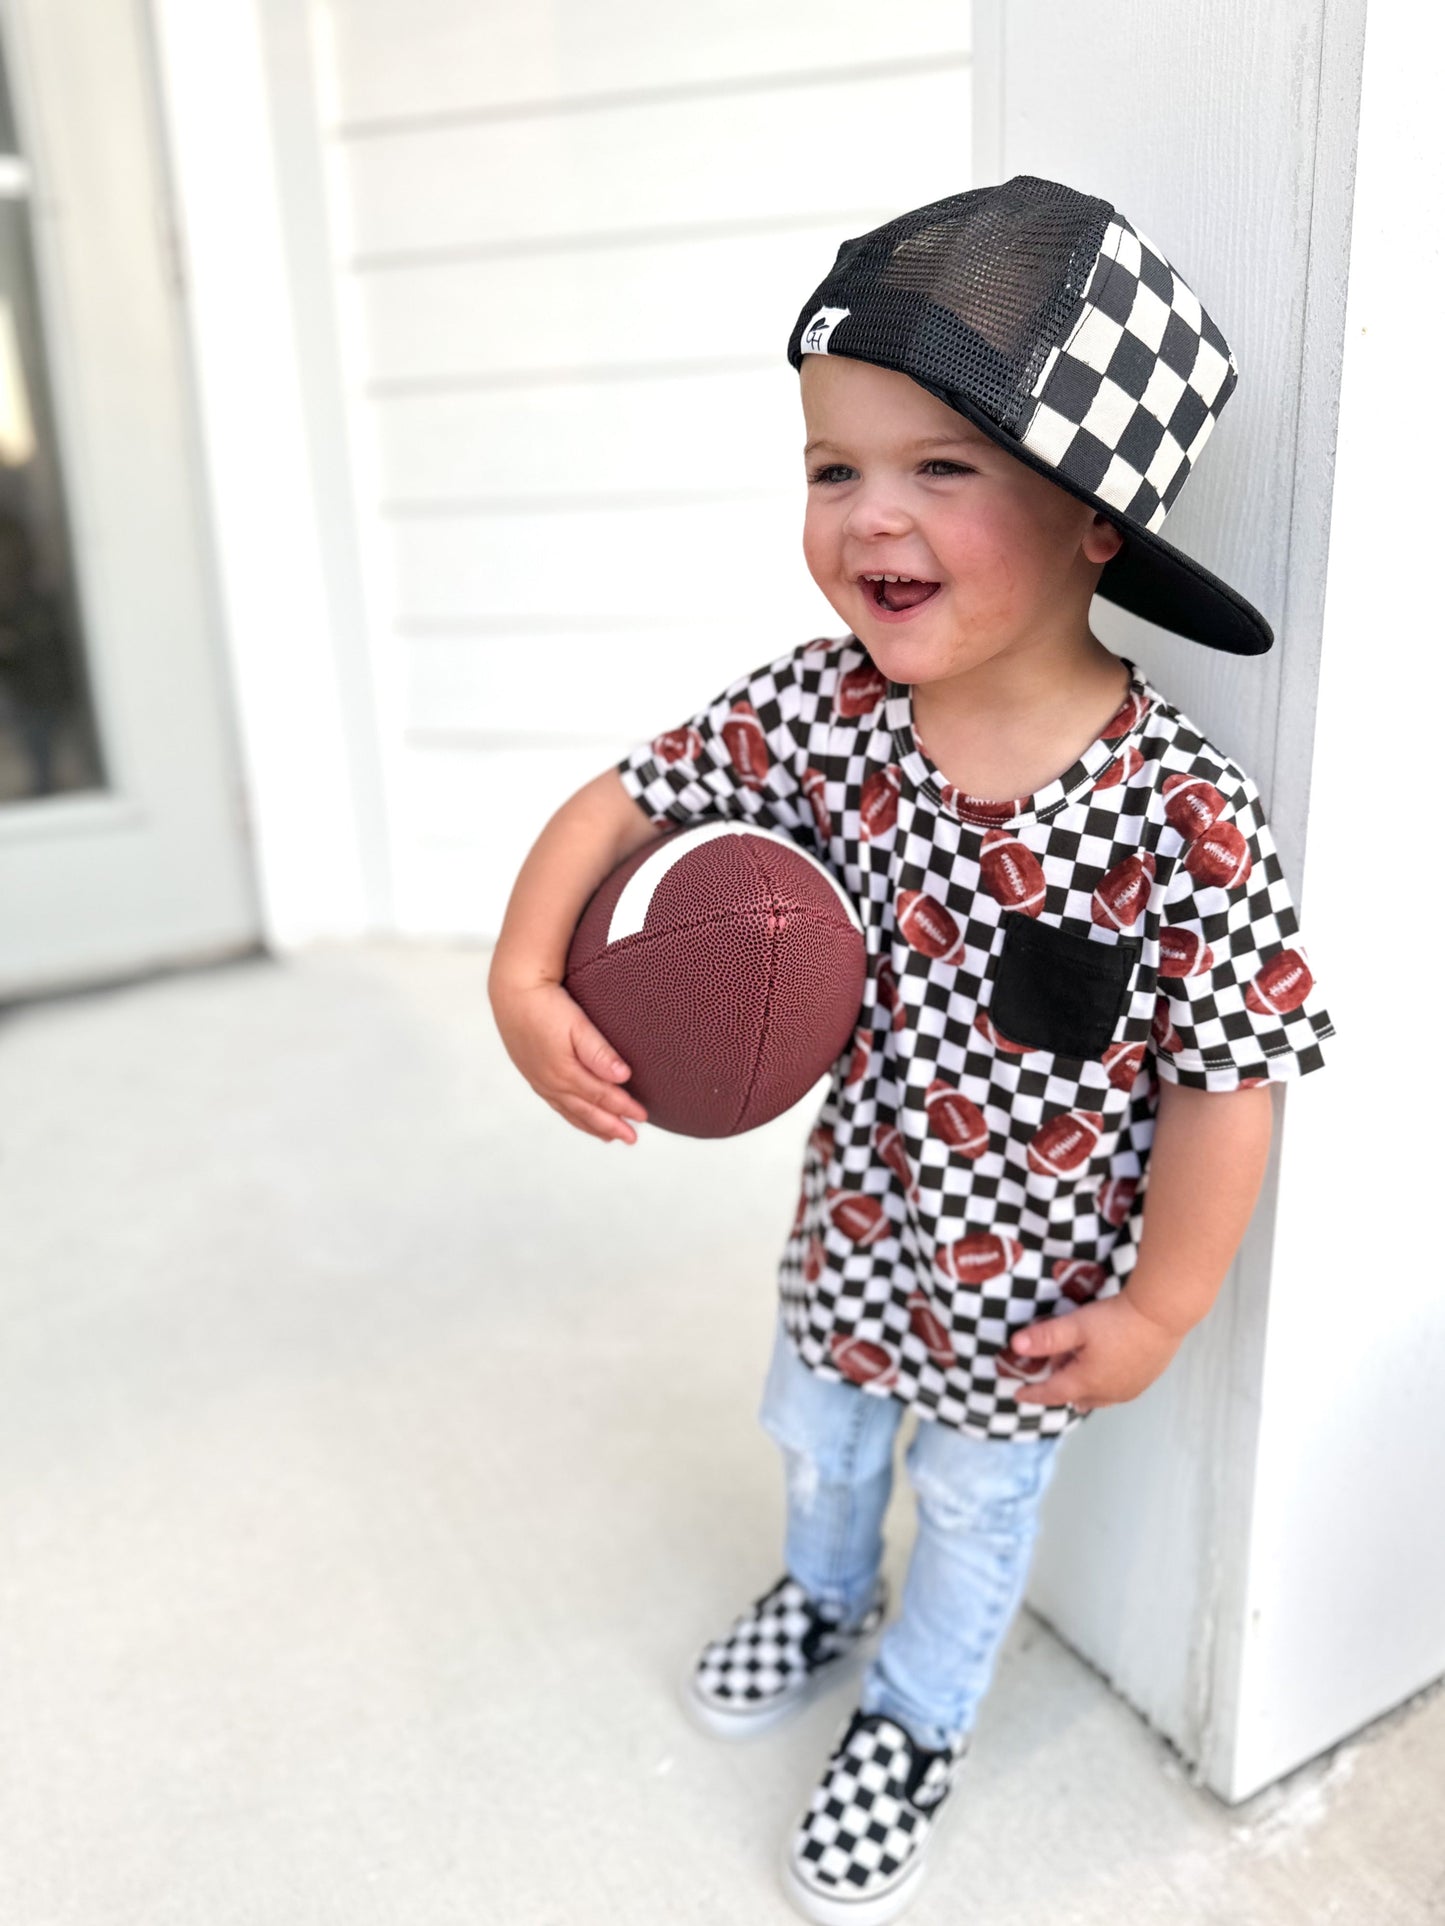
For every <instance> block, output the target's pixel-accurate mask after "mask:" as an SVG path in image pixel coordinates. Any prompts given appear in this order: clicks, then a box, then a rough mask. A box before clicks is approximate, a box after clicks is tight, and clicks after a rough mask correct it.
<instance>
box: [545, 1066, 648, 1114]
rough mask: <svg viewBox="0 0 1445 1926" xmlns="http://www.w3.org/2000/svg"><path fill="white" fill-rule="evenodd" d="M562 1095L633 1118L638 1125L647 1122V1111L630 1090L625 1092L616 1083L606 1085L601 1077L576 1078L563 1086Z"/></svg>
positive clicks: (584, 1076)
mask: <svg viewBox="0 0 1445 1926" xmlns="http://www.w3.org/2000/svg"><path fill="white" fill-rule="evenodd" d="M560 1094H561V1095H563V1096H567V1097H578V1098H580V1099H581V1101H582V1102H583V1103H590V1104H595V1105H596V1106H597V1108H598V1109H599V1110H607V1111H610V1112H611V1113H612V1115H613V1116H615V1117H631V1118H633V1119H634V1120H635V1121H636V1122H637V1123H646V1122H647V1112H646V1110H644V1109H643V1107H642V1105H641V1104H640V1103H639V1102H638V1101H637V1099H636V1097H634V1096H633V1094H632V1092H631V1091H630V1090H623V1089H621V1088H619V1086H618V1085H617V1084H615V1083H604V1082H603V1081H602V1079H601V1078H600V1077H589V1076H586V1075H585V1074H584V1075H583V1076H580V1077H578V1076H574V1077H572V1078H571V1079H569V1080H568V1081H567V1082H566V1083H564V1084H563V1086H562V1090H561V1093H560Z"/></svg>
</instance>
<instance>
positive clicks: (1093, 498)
mask: <svg viewBox="0 0 1445 1926" xmlns="http://www.w3.org/2000/svg"><path fill="white" fill-rule="evenodd" d="M829 352H830V353H837V352H839V351H838V350H831V349H830V351H829ZM895 372H896V373H898V374H906V375H907V376H908V379H909V380H910V381H914V382H917V383H918V386H919V387H920V388H923V389H926V390H927V392H928V393H929V394H931V395H935V396H936V397H937V398H938V400H940V401H941V402H942V403H943V404H944V406H945V407H948V408H952V409H953V411H954V413H955V414H959V415H962V416H963V417H964V418H965V420H967V421H971V422H972V423H973V425H974V427H975V428H977V429H979V430H981V431H982V433H984V434H985V435H987V436H988V438H989V440H990V441H992V442H996V443H997V444H998V446H999V447H1000V448H1002V449H1003V450H1004V452H1005V453H1006V454H1010V455H1012V456H1013V457H1014V459H1015V460H1016V461H1021V462H1023V464H1024V465H1025V467H1027V468H1032V469H1033V470H1034V472H1035V474H1039V475H1042V476H1043V477H1044V479H1045V481H1051V482H1052V483H1053V484H1054V486H1055V487H1056V488H1062V489H1063V490H1064V492H1065V493H1066V494H1069V495H1072V496H1074V497H1075V499H1076V500H1078V501H1081V502H1087V503H1088V505H1089V506H1090V507H1091V508H1096V509H1098V511H1099V513H1100V514H1101V515H1105V516H1107V517H1108V519H1109V521H1110V522H1112V524H1113V525H1114V527H1115V528H1117V529H1118V531H1119V533H1120V534H1121V535H1122V536H1123V538H1124V545H1123V547H1122V548H1121V549H1120V550H1119V553H1118V554H1117V555H1116V556H1115V557H1114V558H1113V560H1112V561H1109V562H1106V563H1105V564H1104V566H1103V568H1102V569H1101V570H1100V572H1099V582H1098V587H1097V588H1096V589H1095V591H1094V592H1095V594H1096V595H1102V596H1103V597H1104V599H1105V601H1107V602H1113V603H1115V604H1116V605H1117V606H1118V607H1119V608H1121V609H1128V611H1129V613H1130V614H1131V615H1139V616H1142V617H1143V618H1144V620H1145V621H1146V622H1154V623H1156V624H1157V625H1158V626H1159V627H1160V628H1161V629H1168V630H1169V632H1170V633H1171V634H1172V635H1182V636H1183V637H1185V639H1186V640H1187V641H1190V642H1199V643H1202V644H1203V645H1204V646H1205V647H1206V648H1210V649H1220V650H1223V651H1224V652H1225V653H1226V654H1229V655H1263V654H1264V653H1265V652H1266V650H1268V649H1269V648H1270V647H1271V646H1272V644H1273V642H1274V630H1273V629H1272V628H1271V627H1270V625H1269V623H1268V622H1266V621H1265V619H1264V617H1263V616H1262V615H1261V614H1260V612H1259V610H1258V609H1257V608H1255V607H1254V606H1253V604H1252V603H1249V602H1246V601H1245V599H1244V597H1243V596H1242V595H1239V594H1237V593H1236V591H1235V590H1234V589H1232V588H1231V587H1230V586H1229V584H1228V583H1227V582H1221V581H1220V579H1219V577H1218V576H1217V575H1211V574H1210V572H1209V570H1208V569H1207V568H1204V567H1202V566H1201V565H1200V564H1199V563H1198V562H1196V561H1194V560H1193V558H1192V557H1190V556H1188V555H1186V554H1184V552H1183V551H1182V550H1181V549H1177V548H1175V547H1174V546H1173V545H1172V544H1171V543H1169V542H1166V541H1163V540H1162V539H1161V538H1160V537H1159V536H1158V535H1155V534H1154V533H1153V532H1152V531H1151V530H1149V529H1147V528H1141V527H1140V526H1139V525H1138V523H1137V522H1131V521H1128V520H1126V519H1125V517H1123V516H1122V515H1121V514H1120V513H1119V511H1118V509H1117V508H1113V507H1111V506H1110V504H1109V503H1108V502H1106V501H1103V500H1101V499H1100V497H1099V496H1097V495H1095V494H1092V493H1091V492H1090V491H1089V490H1088V489H1086V488H1080V487H1079V486H1078V485H1077V484H1076V483H1073V482H1069V481H1066V480H1065V479H1064V478H1063V476H1062V475H1060V474H1059V473H1058V472H1057V470H1056V469H1054V468H1052V467H1050V465H1049V463H1048V462H1046V461H1044V460H1043V459H1042V457H1041V456H1039V455H1036V454H1034V452H1033V451H1032V449H1029V448H1025V447H1024V446H1023V445H1022V443H1020V442H1018V441H1016V440H1015V439H1014V437H1013V436H1012V435H1010V434H1006V433H1005V432H1004V430H1003V429H1001V428H1000V427H998V425H997V424H996V423H995V422H992V421H990V420H989V418H988V416H987V415H986V414H984V413H983V411H982V410H981V409H979V408H977V407H975V406H974V405H973V404H972V403H971V402H970V401H969V399H968V398H967V396H965V395H959V394H950V393H949V392H948V390H947V389H945V388H940V387H935V386H934V385H933V384H932V383H931V382H927V381H919V379H918V376H917V375H916V374H914V373H913V372H912V371H911V370H910V369H908V368H898V369H896V370H895Z"/></svg>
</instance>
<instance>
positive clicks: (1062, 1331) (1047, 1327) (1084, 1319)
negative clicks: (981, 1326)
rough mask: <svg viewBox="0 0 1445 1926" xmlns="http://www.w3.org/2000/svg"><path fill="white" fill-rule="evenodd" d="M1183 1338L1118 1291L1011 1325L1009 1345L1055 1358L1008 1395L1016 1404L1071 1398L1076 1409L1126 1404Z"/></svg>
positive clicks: (1029, 1353)
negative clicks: (1039, 1377) (1046, 1372)
mask: <svg viewBox="0 0 1445 1926" xmlns="http://www.w3.org/2000/svg"><path fill="white" fill-rule="evenodd" d="M1183 1340H1184V1331H1183V1330H1182V1329H1181V1330H1171V1329H1168V1328H1167V1327H1166V1326H1164V1325H1163V1324H1160V1323H1158V1322H1156V1320H1155V1319H1154V1318H1152V1317H1149V1316H1147V1315H1146V1314H1145V1313H1144V1312H1143V1311H1141V1310H1140V1309H1139V1307H1138V1306H1137V1305H1136V1304H1135V1303H1134V1302H1133V1301H1132V1300H1131V1298H1130V1297H1129V1294H1128V1292H1127V1290H1125V1291H1120V1292H1118V1293H1117V1294H1116V1295H1115V1296H1113V1297H1106V1298H1102V1299H1101V1300H1100V1301H1099V1302H1098V1303H1097V1304H1084V1305H1081V1306H1080V1308H1079V1309H1078V1310H1077V1311H1069V1312H1066V1313H1065V1314H1063V1315H1061V1316H1059V1317H1046V1318H1041V1319H1040V1320H1039V1321H1038V1322H1037V1323H1036V1324H1026V1325H1023V1326H1021V1327H1020V1329H1019V1330H1017V1331H1015V1332H1014V1333H1013V1346H1014V1349H1015V1350H1016V1351H1018V1352H1019V1353H1020V1354H1021V1355H1022V1356H1024V1357H1026V1358H1043V1357H1048V1358H1053V1359H1054V1360H1055V1363H1054V1368H1053V1372H1052V1373H1051V1375H1050V1376H1049V1377H1048V1378H1047V1379H1046V1380H1044V1381H1043V1382H1042V1383H1040V1384H1020V1385H1018V1386H1017V1387H1016V1389H1015V1391H1014V1397H1015V1399H1016V1400H1017V1401H1018V1403H1020V1404H1025V1403H1027V1404H1071V1405H1073V1407H1074V1409H1075V1410H1076V1411H1093V1410H1095V1409H1097V1407H1098V1406H1099V1405H1102V1404H1127V1403H1128V1402H1129V1400H1130V1399H1131V1398H1137V1397H1138V1395H1139V1393H1140V1392H1141V1391H1143V1390H1146V1389H1147V1388H1148V1386H1149V1385H1151V1384H1152V1383H1153V1382H1154V1380H1155V1378H1157V1377H1158V1376H1159V1374H1160V1373H1161V1372H1162V1371H1163V1370H1164V1368H1165V1366H1166V1365H1167V1364H1168V1363H1169V1361H1170V1360H1171V1358H1172V1357H1173V1356H1174V1353H1175V1352H1176V1351H1177V1350H1178V1349H1179V1346H1180V1344H1181V1343H1182V1342H1183Z"/></svg>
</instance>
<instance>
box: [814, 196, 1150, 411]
mask: <svg viewBox="0 0 1445 1926" xmlns="http://www.w3.org/2000/svg"><path fill="white" fill-rule="evenodd" d="M1112 213H1113V209H1112V207H1111V206H1110V204H1109V202H1108V201H1103V200H1099V199H1098V198H1097V197H1096V196H1094V195H1092V194H1081V193H1078V192H1077V191H1076V190H1075V189H1073V188H1071V187H1065V186H1063V185H1062V184H1061V183H1059V182H1058V181H1046V180H1040V179H1039V178H1037V176H1035V175H1032V174H1017V175H1015V176H1014V178H1013V179H1012V180H1010V181H1007V182H1004V183H1003V184H1002V185H999V186H993V187H988V188H971V189H969V190H968V191H967V192H966V193H962V194H950V195H948V196H947V197H946V198H945V199H943V200H941V201H932V202H930V203H929V205H928V206H927V207H917V208H913V209H912V210H911V211H910V212H909V213H907V214H901V215H899V216H898V218H897V219H896V220H892V221H889V222H887V223H886V224H885V225H884V226H882V227H878V228H874V229H873V231H872V232H871V233H869V234H862V235H859V236H858V237H857V238H855V239H853V240H848V241H844V242H843V244H842V246H841V247H840V248H839V249H838V253H837V257H836V259H835V260H834V262H833V266H832V268H831V269H830V271H829V273H828V276H827V278H826V280H824V281H823V283H822V284H821V286H819V287H818V288H817V289H815V291H814V292H813V294H812V295H810V296H809V298H808V301H807V304H806V306H805V307H804V308H803V311H802V313H801V314H800V315H799V316H798V319H797V321H796V322H795V323H794V326H793V332H792V335H791V337H790V339H789V342H788V360H789V361H790V362H791V363H792V365H793V366H794V367H795V368H797V367H800V366H801V365H802V358H803V357H802V351H801V341H802V335H803V330H804V328H805V327H806V326H807V324H808V322H809V321H810V320H811V319H812V317H813V316H814V315H815V314H816V313H817V311H818V309H819V308H820V307H823V306H828V307H840V308H849V309H851V310H852V312H850V314H849V317H848V319H847V321H846V322H844V323H842V324H840V325H839V328H838V331H837V335H836V338H835V339H832V340H830V341H829V352H830V353H835V354H841V355H850V356H852V357H854V358H855V359H857V360H861V361H872V362H877V363H878V364H880V365H881V366H883V367H888V368H893V369H896V370H897V371H898V372H899V373H901V374H906V375H911V376H913V377H914V378H915V379H917V380H919V381H920V382H922V383H923V384H924V385H925V386H927V387H929V388H931V389H933V390H934V391H937V390H939V389H943V390H947V389H956V390H957V391H959V392H960V393H964V394H967V395H968V396H969V397H970V398H971V399H972V400H973V401H974V403H975V405H976V406H978V407H980V408H981V409H982V410H983V412H984V413H985V414H987V415H989V416H990V417H991V418H992V419H993V420H994V421H996V422H997V423H998V425H999V426H1000V427H1001V428H1004V429H1006V430H1007V431H1008V432H1009V433H1011V434H1014V433H1017V432H1019V429H1020V426H1021V422H1022V419H1023V417H1025V416H1026V415H1027V413H1028V397H1029V391H1030V389H1031V388H1032V387H1033V385H1034V383H1035V381H1036V380H1037V379H1038V375H1039V371H1040V369H1041V368H1042V366H1043V363H1044V358H1045V356H1046V355H1047V353H1048V350H1049V347H1050V346H1051V345H1052V343H1054V342H1055V341H1058V340H1060V339H1061V338H1062V336H1063V334H1064V331H1065V329H1066V328H1067V327H1068V326H1069V325H1070V323H1071V321H1072V318H1073V316H1074V314H1075V313H1076V312H1077V311H1078V307H1079V303H1080V300H1081V298H1082V296H1083V293H1084V289H1085V286H1086V284H1087V282H1088V278H1089V270H1090V269H1091V267H1092V266H1093V264H1094V260H1095V257H1096V256H1097V254H1098V251H1099V243H1100V242H1101V240H1102V239H1103V237H1104V230H1105V228H1106V227H1107V226H1108V223H1109V217H1110V215H1111V214H1112Z"/></svg>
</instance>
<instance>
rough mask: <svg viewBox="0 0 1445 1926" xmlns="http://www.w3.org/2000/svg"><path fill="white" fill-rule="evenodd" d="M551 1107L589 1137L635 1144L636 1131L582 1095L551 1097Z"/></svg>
mask: <svg viewBox="0 0 1445 1926" xmlns="http://www.w3.org/2000/svg"><path fill="white" fill-rule="evenodd" d="M552 1108H553V1109H554V1110H555V1111H556V1112H557V1113H558V1115H559V1116H562V1117H565V1118H566V1119H567V1121H568V1123H570V1124H575V1125H576V1126H577V1128H578V1129H579V1130H585V1131H586V1132H587V1134H588V1135H589V1136H591V1137H601V1138H602V1140H603V1141H604V1143H611V1142H614V1141H616V1142H620V1143H624V1144H635V1143H636V1142H637V1132H636V1131H635V1130H634V1129H633V1128H632V1126H631V1124H629V1123H627V1122H626V1121H625V1120H624V1119H623V1118H621V1117H615V1116H613V1115H612V1113H611V1112H610V1111H607V1110H603V1109H602V1108H601V1107H600V1106H599V1105H597V1104H595V1103H588V1102H587V1101H586V1099H585V1098H583V1097H572V1096H567V1097H558V1098H555V1099H553V1101H552Z"/></svg>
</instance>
